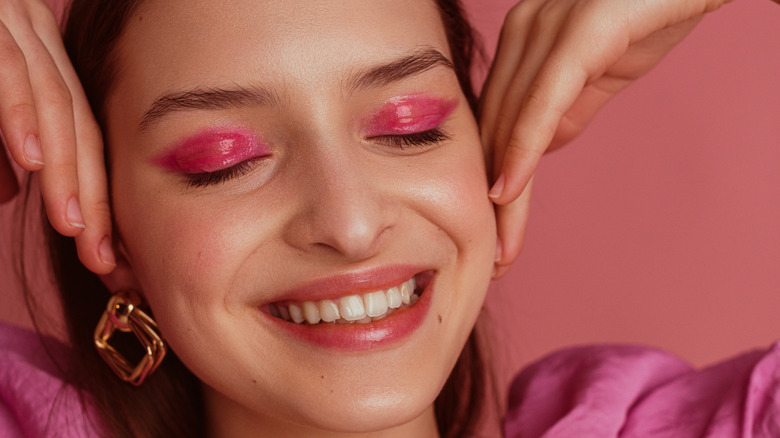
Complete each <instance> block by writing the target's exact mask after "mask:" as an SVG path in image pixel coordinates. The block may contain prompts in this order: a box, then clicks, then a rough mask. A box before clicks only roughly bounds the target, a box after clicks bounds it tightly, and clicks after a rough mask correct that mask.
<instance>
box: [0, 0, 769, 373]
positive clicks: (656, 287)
mask: <svg viewBox="0 0 780 438" xmlns="http://www.w3.org/2000/svg"><path fill="white" fill-rule="evenodd" d="M510 3H512V2H509V1H506V0H491V1H487V0H483V1H476V0H475V1H472V2H470V5H471V9H472V10H473V15H474V20H475V23H476V24H477V26H478V27H479V28H480V29H481V30H482V32H483V34H484V37H485V41H486V43H487V45H488V47H489V48H492V47H494V45H495V39H496V35H497V33H498V25H497V23H500V22H501V17H502V16H503V15H504V13H505V12H506V10H508V9H509V7H510ZM778 118H780V6H778V5H776V4H773V3H772V2H770V1H769V0H743V1H740V2H734V3H732V4H730V5H728V6H726V7H724V8H723V9H722V10H721V11H718V12H716V13H715V14H712V15H711V16H709V17H707V18H706V19H705V20H704V21H703V22H702V24H701V25H699V27H698V28H697V30H695V31H694V33H693V34H692V35H691V36H690V37H689V38H688V39H687V40H686V41H684V42H683V43H682V44H681V45H680V46H679V47H678V48H677V49H676V50H675V51H673V52H672V53H671V54H670V55H669V56H668V57H667V59H666V60H665V61H664V62H663V63H662V64H661V65H660V66H659V67H657V68H656V69H655V70H654V71H653V72H651V73H650V74H649V75H648V76H647V77H645V78H644V79H642V80H641V81H639V82H638V83H637V84H635V85H633V86H632V87H631V88H629V89H628V90H627V91H625V92H624V93H623V94H622V95H621V96H619V97H618V98H616V99H615V101H614V102H612V103H611V104H610V105H608V106H607V108H606V109H605V110H604V111H603V112H602V113H601V114H600V115H599V116H598V117H597V118H596V120H595V121H594V122H593V124H592V125H591V127H590V128H589V129H588V131H587V132H586V133H585V134H584V135H583V136H582V137H581V138H580V139H578V140H577V141H576V142H575V143H574V144H572V145H571V146H569V147H567V148H566V149H565V150H563V151H560V152H556V153H554V154H551V155H549V156H548V157H546V158H545V159H544V160H543V163H542V165H541V167H540V169H539V172H538V174H537V178H536V186H535V193H534V196H533V200H532V213H531V222H530V225H529V230H528V234H527V242H526V246H525V250H524V252H523V254H522V256H521V258H520V260H519V262H518V263H517V265H516V266H515V267H514V269H513V270H512V271H511V272H510V274H509V275H507V277H506V278H505V279H503V280H501V281H499V282H497V283H495V284H494V285H493V287H492V289H491V293H490V296H489V301H488V304H487V308H488V311H489V317H490V318H492V319H493V320H494V322H495V323H496V324H495V326H494V327H495V328H494V333H495V335H496V336H497V337H498V338H499V341H497V342H496V343H494V352H495V355H496V360H497V362H499V363H504V364H505V367H504V368H503V370H502V376H504V377H505V376H506V375H508V374H509V373H511V372H512V371H514V370H516V369H517V368H519V367H520V366H521V365H522V364H523V363H527V362H528V361H529V360H532V359H534V358H536V357H538V356H539V355H541V354H543V353H545V352H548V351H550V350H552V349H555V348H559V347H561V346H564V345H570V344H578V343H586V342H631V343H643V344H649V345H655V346H660V347H662V348H665V349H669V350H671V351H673V352H675V353H677V354H679V355H681V356H683V357H685V358H687V359H688V360H690V361H692V362H693V363H695V364H703V363H706V362H710V361H713V360H716V359H718V358H722V357H725V356H728V355H732V354H735V353H737V352H739V351H741V350H744V349H746V348H751V347H755V346H762V345H766V344H767V343H769V342H770V341H771V340H773V339H775V338H778V337H780V318H779V317H778V309H780V202H778V201H779V200H780V172H779V170H780V147H778V146H780V141H779V140H778V139H780V123H778V122H777V120H778ZM10 209H11V207H2V208H0V224H1V225H0V226H1V227H2V232H1V233H0V246H1V248H0V285H2V286H0V289H2V291H3V292H2V293H3V295H4V297H3V298H4V299H3V300H2V302H0V319H5V320H10V321H14V322H16V323H19V324H25V321H26V320H25V318H24V311H23V310H22V309H23V307H22V306H21V304H20V302H19V300H18V296H19V295H18V288H17V286H16V284H15V283H14V280H13V278H12V276H11V271H10V260H11V259H10V257H11V256H10V252H9V250H8V245H7V242H9V240H10V236H11V231H10V226H9V218H10ZM499 347H500V348H499Z"/></svg>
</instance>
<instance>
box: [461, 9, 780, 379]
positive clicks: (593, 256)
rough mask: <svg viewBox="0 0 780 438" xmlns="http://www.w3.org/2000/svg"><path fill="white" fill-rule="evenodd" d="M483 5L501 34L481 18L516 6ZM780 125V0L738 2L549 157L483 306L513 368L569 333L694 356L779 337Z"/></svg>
mask: <svg viewBox="0 0 780 438" xmlns="http://www.w3.org/2000/svg"><path fill="white" fill-rule="evenodd" d="M479 3H480V2H473V4H474V6H475V7H474V8H473V10H474V18H475V21H476V22H477V23H478V24H480V25H481V29H490V30H489V31H486V30H483V33H484V36H485V39H486V41H487V42H488V45H494V44H495V39H496V38H497V31H498V30H497V29H495V28H490V27H489V26H488V25H485V24H484V23H495V22H497V20H499V17H501V16H503V14H504V13H505V11H506V10H508V9H509V7H510V6H511V4H512V3H513V2H510V1H505V0H502V1H498V0H494V1H490V2H488V1H483V2H481V3H484V4H482V5H480V6H477V5H479ZM488 3H490V5H491V7H485V5H486V4H488ZM499 4H500V5H499ZM491 47H492V46H491ZM779 121H780V5H777V4H774V3H772V2H771V1H769V0H743V1H738V2H733V3H731V4H729V5H726V6H725V7H723V8H722V9H721V10H719V11H717V12H715V13H714V14H711V15H710V16H708V17H706V18H705V19H704V20H703V22H702V23H701V24H700V25H699V26H698V27H697V29H696V30H694V32H693V33H692V34H691V35H690V36H689V37H688V38H687V39H686V40H685V41H684V42H683V43H682V44H681V45H679V46H678V47H677V48H676V49H675V50H674V51H673V52H672V53H671V54H670V55H669V56H668V57H667V58H666V59H665V60H664V61H663V62H662V63H661V64H660V65H659V66H658V67H657V68H656V69H655V70H653V71H652V72H651V73H650V74H648V75H647V76H646V77H645V78H643V79H641V80H640V81H639V82H637V83H636V84H634V85H632V86H631V87H630V88H629V89H628V90H626V91H625V92H624V93H623V94H622V95H620V96H618V97H617V98H616V99H615V100H614V101H613V102H611V103H610V104H609V105H607V107H606V108H605V109H604V110H603V111H602V112H601V113H600V115H599V116H598V117H597V118H596V119H595V121H594V122H593V123H592V124H591V126H590V127H589V128H588V130H587V131H586V132H585V134H584V135H583V136H582V137H580V138H579V139H578V140H576V141H575V142H574V143H573V144H571V145H570V146H568V147H567V148H565V149H564V150H561V151H558V152H555V153H552V154H550V155H548V156H547V157H546V158H544V159H543V162H542V164H541V166H540V169H539V171H538V173H537V178H536V182H535V187H534V194H533V197H532V204H531V205H532V207H531V208H532V210H531V220H530V224H529V229H528V232H527V240H526V245H525V248H524V251H523V254H522V255H521V257H520V260H519V261H518V263H517V264H516V265H515V266H514V268H513V270H512V271H511V272H510V273H509V274H508V275H507V277H506V278H504V279H502V280H500V281H498V282H496V283H494V285H493V287H492V290H491V293H490V296H489V301H488V305H487V307H488V310H489V311H490V313H491V317H492V318H493V319H494V320H496V322H497V324H496V330H495V334H496V336H497V337H499V339H500V341H498V342H499V343H496V345H495V347H494V350H495V351H496V352H495V354H497V355H499V356H503V357H502V359H505V360H508V361H509V363H510V364H512V365H511V366H509V367H508V368H507V369H506V370H505V371H507V372H511V371H514V370H515V369H517V368H518V367H519V366H520V365H521V364H523V363H526V362H527V361H529V360H532V359H533V358H536V357H538V356H540V355H541V354H543V353H546V352H548V351H550V350H553V349H556V348H560V347H561V346H565V345H570V344H580V343H592V342H630V343H642V344H649V345H655V346H660V347H662V348H664V349H668V350H671V351H673V352H674V353H676V354H679V355H681V356H683V357H684V358H686V359H688V360H690V361H691V362H693V363H695V364H699V365H701V364H705V363H708V362H712V361H714V360H717V359H720V358H724V357H727V356H730V355H734V354H736V353H737V352H739V351H742V350H744V349H747V348H752V347H756V346H764V345H766V344H767V343H769V342H771V341H772V340H774V339H776V338H780V317H778V315H779V313H778V309H780V123H779ZM507 309H508V310H507ZM505 345H510V346H511V348H504V346H505ZM498 347H500V348H498ZM513 367H514V368H513Z"/></svg>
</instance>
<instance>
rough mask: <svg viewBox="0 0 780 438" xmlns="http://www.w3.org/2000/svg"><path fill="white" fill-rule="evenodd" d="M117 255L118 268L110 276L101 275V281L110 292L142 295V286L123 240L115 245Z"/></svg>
mask: <svg viewBox="0 0 780 438" xmlns="http://www.w3.org/2000/svg"><path fill="white" fill-rule="evenodd" d="M114 248H115V252H114V253H115V254H116V268H114V270H113V271H111V272H110V273H108V274H105V275H101V276H100V281H102V282H103V284H104V285H105V286H106V288H108V290H110V291H111V292H116V291H120V290H128V289H130V290H134V291H137V292H139V293H141V286H140V284H139V283H138V279H137V277H136V276H135V272H134V271H133V267H132V264H131V263H130V258H129V257H128V256H127V250H126V249H125V246H124V244H123V243H122V241H121V240H117V241H116V242H115V243H114Z"/></svg>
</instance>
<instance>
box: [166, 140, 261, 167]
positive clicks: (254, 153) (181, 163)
mask: <svg viewBox="0 0 780 438" xmlns="http://www.w3.org/2000/svg"><path fill="white" fill-rule="evenodd" d="M268 154H269V149H268V146H267V145H265V144H264V143H262V142H260V141H259V140H258V139H257V137H256V136H255V135H253V134H252V133H250V132H248V131H245V130H241V129H229V130H222V129H211V130H208V131H205V132H201V133H199V134H196V135H193V136H191V137H187V138H185V139H184V140H181V141H179V142H177V143H175V144H174V145H173V146H172V147H171V148H169V150H168V151H167V152H166V153H165V154H163V155H162V156H160V157H158V158H156V159H155V160H154V163H155V164H157V165H158V166H160V167H162V168H163V169H166V170H171V171H174V172H185V173H203V172H214V171H217V170H221V169H225V168H228V167H230V166H233V165H235V164H238V163H240V162H242V161H246V160H248V159H251V158H258V157H262V156H265V155H268Z"/></svg>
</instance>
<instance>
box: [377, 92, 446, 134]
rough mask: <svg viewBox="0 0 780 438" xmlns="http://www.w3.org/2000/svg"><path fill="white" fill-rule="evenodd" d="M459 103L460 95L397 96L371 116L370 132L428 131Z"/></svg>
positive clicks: (400, 132)
mask: <svg viewBox="0 0 780 438" xmlns="http://www.w3.org/2000/svg"><path fill="white" fill-rule="evenodd" d="M457 106H458V100H457V99H451V100H445V99H440V98H436V97H430V96H423V95H418V94H415V95H410V96H401V97H395V98H392V99H390V100H388V101H387V102H386V103H385V104H384V105H383V106H382V108H380V109H379V111H377V113H376V114H374V115H373V116H371V117H370V118H369V122H368V132H367V135H368V136H381V135H403V134H412V133H417V132H424V131H429V130H431V129H434V128H436V127H438V126H439V125H441V124H442V123H443V122H444V120H445V119H447V117H448V116H449V115H450V114H451V113H452V111H453V110H455V108H456V107H457Z"/></svg>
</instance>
